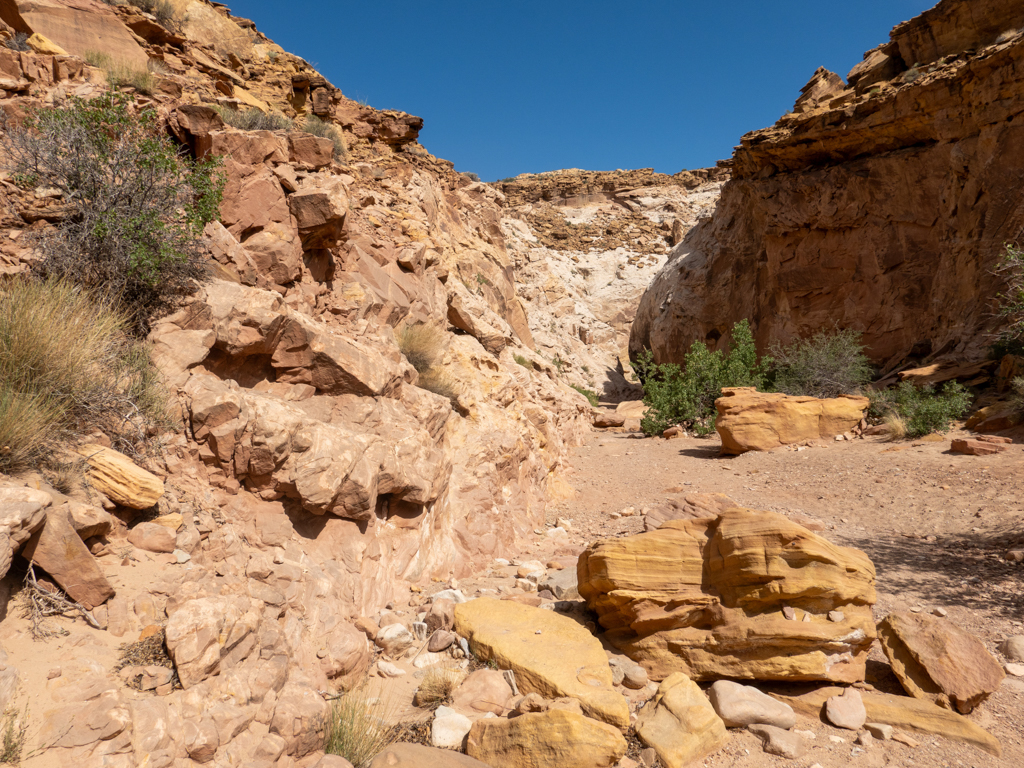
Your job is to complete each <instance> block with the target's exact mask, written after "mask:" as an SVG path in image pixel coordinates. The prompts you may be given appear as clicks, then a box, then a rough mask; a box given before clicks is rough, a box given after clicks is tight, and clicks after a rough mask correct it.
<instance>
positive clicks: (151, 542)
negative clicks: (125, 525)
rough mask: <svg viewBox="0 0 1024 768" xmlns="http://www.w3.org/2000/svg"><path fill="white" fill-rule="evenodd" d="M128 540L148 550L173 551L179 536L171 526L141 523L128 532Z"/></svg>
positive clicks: (133, 544) (135, 545)
mask: <svg viewBox="0 0 1024 768" xmlns="http://www.w3.org/2000/svg"><path fill="white" fill-rule="evenodd" d="M128 541H129V542H130V543H131V544H132V546H134V547H138V548H139V549H144V550H146V551H147V552H173V551H174V550H175V549H176V541H177V537H176V536H175V534H174V531H172V530H171V529H170V528H167V527H166V526H163V525H158V524H157V523H139V524H138V525H136V526H135V527H134V528H132V529H131V530H130V531H129V532H128Z"/></svg>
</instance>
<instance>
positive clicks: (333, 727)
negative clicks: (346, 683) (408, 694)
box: [324, 685, 400, 768]
mask: <svg viewBox="0 0 1024 768" xmlns="http://www.w3.org/2000/svg"><path fill="white" fill-rule="evenodd" d="M393 710H394V704H393V702H392V701H391V700H390V699H389V698H388V697H387V695H386V694H381V693H380V692H379V691H378V692H376V695H372V692H371V691H369V689H368V688H367V687H366V686H365V685H364V686H363V687H360V688H357V689H355V690H353V691H349V692H348V693H345V694H343V695H342V696H340V697H339V698H337V699H335V700H334V701H332V702H331V707H330V710H329V711H328V713H327V717H326V718H325V720H324V752H325V753H327V754H328V755H339V756H340V757H343V758H345V759H346V760H348V761H349V762H350V763H352V765H353V766H354V767H355V768H366V766H367V765H368V764H369V763H370V761H371V760H372V759H373V758H374V756H375V755H377V754H378V753H379V752H381V751H382V750H383V749H384V748H385V747H387V746H388V745H389V744H391V743H393V742H394V741H395V740H396V739H397V738H398V734H399V732H400V726H398V725H396V724H395V720H396V718H395V713H394V711H393Z"/></svg>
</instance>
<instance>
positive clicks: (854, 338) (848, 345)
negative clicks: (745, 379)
mask: <svg viewBox="0 0 1024 768" xmlns="http://www.w3.org/2000/svg"><path fill="white" fill-rule="evenodd" d="M771 354H772V358H774V364H773V367H772V371H771V376H772V386H773V388H774V389H775V390H776V391H778V392H784V393H785V394H787V395H807V396H810V397H838V396H839V395H843V394H853V393H856V392H860V391H861V390H862V389H863V388H864V386H865V385H866V384H867V383H868V382H869V381H871V377H872V373H873V372H872V369H871V364H870V363H869V362H868V358H867V356H865V354H864V347H863V345H862V344H861V343H860V334H859V333H857V332H856V331H852V330H836V331H834V332H832V333H828V332H826V331H819V332H818V333H816V334H814V336H812V337H811V338H809V339H798V340H797V341H794V342H793V343H791V344H789V345H786V346H783V345H782V344H778V343H776V344H773V345H772V348H771Z"/></svg>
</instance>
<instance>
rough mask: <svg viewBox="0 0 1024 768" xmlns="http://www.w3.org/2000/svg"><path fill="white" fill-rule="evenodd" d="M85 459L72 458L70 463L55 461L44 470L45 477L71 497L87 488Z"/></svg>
mask: <svg viewBox="0 0 1024 768" xmlns="http://www.w3.org/2000/svg"><path fill="white" fill-rule="evenodd" d="M85 467H86V462H85V460H84V459H81V458H75V457H71V458H70V460H69V461H60V460H57V459H54V460H53V461H51V462H50V463H49V465H48V466H46V467H44V468H43V477H45V478H46V481H47V482H48V483H49V484H50V485H52V486H53V487H54V489H55V490H58V491H60V492H61V493H63V494H64V495H65V496H71V495H72V494H74V493H75V492H76V491H79V490H81V489H82V488H83V487H85Z"/></svg>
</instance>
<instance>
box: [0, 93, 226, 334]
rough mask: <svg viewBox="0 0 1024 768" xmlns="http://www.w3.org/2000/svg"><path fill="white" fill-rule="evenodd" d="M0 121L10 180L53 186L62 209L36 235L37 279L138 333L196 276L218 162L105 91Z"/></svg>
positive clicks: (220, 181) (0, 145)
mask: <svg viewBox="0 0 1024 768" xmlns="http://www.w3.org/2000/svg"><path fill="white" fill-rule="evenodd" d="M0 121H2V122H3V125H2V126H0V128H3V129H4V130H2V132H0V150H2V152H3V155H4V157H5V160H4V163H5V166H6V168H7V170H9V171H11V172H12V174H13V178H14V179H15V180H16V181H17V182H18V183H20V184H22V185H23V186H25V187H29V188H31V187H36V186H40V185H41V186H45V187H49V188H56V189H57V190H59V191H60V193H61V194H62V196H63V200H64V203H65V205H66V207H67V213H66V214H65V216H64V218H63V219H61V220H60V221H59V222H57V224H56V225H55V226H54V227H52V228H49V229H47V230H44V231H43V232H42V234H40V235H39V236H38V242H37V243H36V245H37V247H38V249H39V250H40V252H41V253H42V254H43V259H42V260H41V262H40V263H39V266H38V269H37V271H38V272H39V273H40V274H41V275H43V276H46V277H57V278H62V279H65V280H68V281H70V282H72V283H75V284H77V285H80V286H83V287H85V288H88V289H91V290H93V291H96V292H99V293H102V294H103V295H105V296H107V297H110V298H113V299H114V300H116V301H117V302H118V303H119V305H120V307H121V310H122V311H123V312H128V313H129V314H130V315H131V319H132V322H133V326H134V327H135V328H136V329H137V330H138V331H139V332H140V333H142V332H145V331H146V330H148V323H149V319H150V317H151V316H152V314H153V313H154V312H156V311H158V310H160V309H161V308H162V307H164V306H166V304H167V303H168V302H169V301H170V300H172V299H174V298H175V297H177V296H179V295H182V294H186V293H189V292H191V291H193V290H194V289H195V285H196V281H197V280H200V279H202V278H204V277H205V276H206V267H205V259H204V256H203V245H202V233H203V227H205V225H206V224H208V223H209V222H210V221H213V220H214V219H216V218H217V216H218V211H219V207H220V201H221V196H222V193H223V188H224V176H223V174H222V173H221V172H220V170H219V160H217V159H209V160H204V161H201V162H196V161H193V160H191V159H189V158H188V157H187V156H185V155H184V154H183V151H182V150H180V149H179V148H178V147H176V146H175V145H174V144H173V143H172V142H171V141H170V139H168V138H167V136H166V133H165V132H164V131H163V129H162V127H161V125H160V121H159V118H158V115H157V113H156V110H155V109H152V108H138V107H137V105H136V104H135V101H134V99H133V98H132V97H131V96H129V95H127V94H123V93H116V92H111V93H107V94H105V95H103V96H99V97H97V98H95V99H91V100H84V99H80V98H77V97H68V98H67V99H66V100H65V101H62V102H60V103H56V104H54V105H53V106H49V107H41V108H38V109H36V110H35V111H33V112H31V113H30V115H29V117H28V118H27V119H26V120H25V121H24V122H23V123H22V124H21V125H12V124H10V123H9V122H8V121H6V120H3V119H2V118H0Z"/></svg>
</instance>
